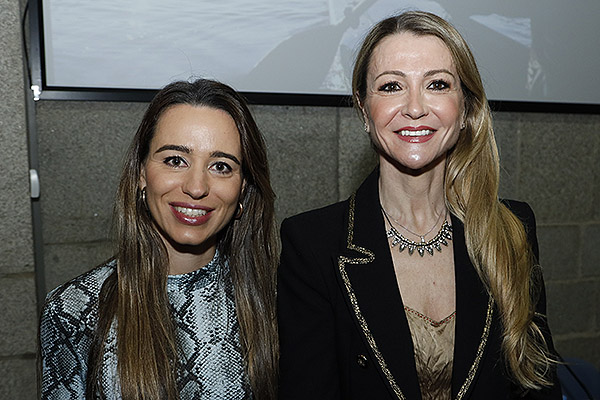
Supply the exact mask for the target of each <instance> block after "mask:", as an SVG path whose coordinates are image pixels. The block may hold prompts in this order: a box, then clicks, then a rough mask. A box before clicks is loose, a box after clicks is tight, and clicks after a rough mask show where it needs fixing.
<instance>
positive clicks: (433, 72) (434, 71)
mask: <svg viewBox="0 0 600 400" xmlns="http://www.w3.org/2000/svg"><path fill="white" fill-rule="evenodd" d="M441 73H444V74H448V75H450V76H452V77H453V78H454V74H453V73H452V72H450V71H449V70H447V69H445V68H440V69H432V70H430V71H427V72H425V74H424V75H423V76H424V77H426V78H427V77H430V76H433V75H436V74H441ZM384 75H397V76H400V77H402V78H404V77H406V74H405V73H404V72H402V71H398V70H390V71H383V72H382V73H380V74H379V75H377V76H376V77H375V79H376V80H377V79H379V78H381V77H382V76H384Z"/></svg>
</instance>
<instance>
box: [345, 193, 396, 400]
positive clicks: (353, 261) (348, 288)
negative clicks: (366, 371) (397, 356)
mask: <svg viewBox="0 0 600 400" xmlns="http://www.w3.org/2000/svg"><path fill="white" fill-rule="evenodd" d="M355 197H356V196H355V194H353V195H352V197H350V211H349V213H348V243H347V247H348V248H349V249H350V250H355V251H358V252H359V253H363V254H364V255H365V256H366V257H363V258H348V257H344V256H340V258H339V260H338V268H339V269H340V274H341V275H342V280H343V281H344V286H345V287H346V291H347V292H348V297H349V298H350V303H352V308H353V310H354V314H355V315H356V318H357V319H358V323H359V324H360V327H361V329H362V331H363V333H364V335H365V337H366V338H367V342H368V343H369V346H370V347H371V350H372V351H373V354H375V358H377V362H378V363H379V367H380V368H381V370H382V371H383V373H384V375H385V377H386V378H387V380H388V382H389V384H390V386H391V387H392V389H393V390H394V393H395V394H396V396H397V397H398V398H399V399H400V400H406V398H405V397H404V394H403V393H402V390H400V387H399V386H398V384H397V383H396V381H395V380H394V376H393V375H392V373H391V372H390V370H389V368H388V366H387V364H386V362H385V359H384V358H383V355H382V354H381V352H380V351H379V348H378V347H377V343H376V342H375V338H374V337H373V335H372V334H371V331H370V330H369V326H368V325H367V321H366V320H365V317H364V316H363V315H362V312H361V311H360V307H359V305H358V300H357V299H356V294H354V290H353V289H352V284H351V283H350V279H349V278H348V274H347V273H346V263H349V264H366V263H369V262H372V261H374V260H375V254H373V252H372V251H370V250H367V249H365V248H363V247H360V246H356V245H355V244H354V243H352V240H353V238H354V202H355Z"/></svg>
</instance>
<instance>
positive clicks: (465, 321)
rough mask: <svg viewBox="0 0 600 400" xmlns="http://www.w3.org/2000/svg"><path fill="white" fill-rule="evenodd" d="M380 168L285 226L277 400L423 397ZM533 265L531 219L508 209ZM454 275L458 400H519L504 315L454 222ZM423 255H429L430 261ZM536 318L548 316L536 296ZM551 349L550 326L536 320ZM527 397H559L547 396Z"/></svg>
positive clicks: (519, 206) (523, 209) (517, 207)
mask: <svg viewBox="0 0 600 400" xmlns="http://www.w3.org/2000/svg"><path fill="white" fill-rule="evenodd" d="M378 177H379V174H378V170H375V171H374V172H373V173H372V174H371V175H370V176H369V177H368V178H367V179H366V180H365V182H364V183H363V184H362V185H361V187H360V188H359V189H358V191H357V192H356V193H355V195H353V196H352V197H350V199H348V200H346V201H344V202H341V203H337V204H333V205H331V206H328V207H325V208H322V209H318V210H314V211H310V212H307V213H304V214H300V215H297V216H294V217H291V218H288V219H286V220H285V221H284V222H283V224H282V228H281V240H282V254H281V264H280V267H279V279H278V321H279V332H280V340H281V359H280V398H281V399H409V400H412V399H421V394H420V389H419V383H418V378H417V372H416V367H415V361H414V354H413V344H412V339H411V335H410V330H409V327H408V322H407V320H406V316H405V313H404V308H403V307H404V306H403V304H402V298H401V296H400V292H399V290H398V285H397V282H396V276H395V273H394V268H393V264H392V258H391V254H390V249H389V246H388V239H387V238H386V235H385V229H384V226H385V225H384V221H383V217H382V215H381V211H380V206H379V190H378ZM507 204H508V205H509V207H510V208H511V210H512V211H513V212H514V213H515V214H516V215H517V216H518V217H519V218H520V219H521V220H522V221H523V223H524V225H525V227H526V229H527V232H528V235H529V239H530V243H531V244H532V246H533V251H534V253H535V255H536V257H537V254H538V248H537V239H536V235H535V220H534V216H533V212H532V211H531V209H530V208H529V206H528V205H527V204H525V203H520V202H514V201H509V202H507ZM452 226H453V240H452V242H451V243H452V245H453V246H454V264H455V271H456V272H455V274H456V328H455V329H456V332H455V338H456V339H455V346H454V365H453V376H452V398H453V399H486V400H488V399H508V398H520V395H523V393H520V395H518V394H517V392H518V390H517V388H516V387H515V386H514V385H513V384H511V382H510V380H509V378H508V375H507V373H506V367H505V364H504V362H503V359H502V355H501V348H500V346H501V333H502V332H501V324H500V318H499V314H498V310H497V308H496V307H495V305H494V303H493V301H491V299H490V297H489V296H488V294H487V292H486V290H485V288H484V286H483V284H482V282H481V281H480V279H479V277H478V275H477V273H476V271H475V269H474V267H473V265H472V264H471V261H470V259H469V256H468V254H467V248H466V245H465V240H464V229H463V225H462V223H461V222H460V221H459V220H458V219H456V218H454V217H452ZM426 256H427V255H426ZM540 289H541V290H540V296H539V301H538V303H537V311H538V312H539V313H540V314H542V315H545V313H546V304H545V302H546V300H545V293H544V288H543V283H542V287H541V288H540ZM539 322H540V323H541V325H542V327H543V330H544V333H545V334H546V339H547V341H548V343H549V345H550V348H551V349H552V350H553V351H554V347H553V344H552V339H551V337H550V332H549V329H548V327H547V324H546V321H545V318H543V317H540V321H539ZM524 395H525V398H529V399H560V398H561V393H560V386H559V384H558V382H556V384H555V385H554V387H553V388H552V389H551V390H544V391H539V392H537V391H530V392H528V393H525V394H524Z"/></svg>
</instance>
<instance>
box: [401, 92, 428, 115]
mask: <svg viewBox="0 0 600 400" xmlns="http://www.w3.org/2000/svg"><path fill="white" fill-rule="evenodd" d="M403 114H404V115H405V116H407V117H409V118H411V119H419V118H421V117H423V116H425V115H426V114H427V105H426V104H425V99H424V98H423V93H421V91H419V90H409V91H408V93H407V94H406V103H405V104H404V110H403Z"/></svg>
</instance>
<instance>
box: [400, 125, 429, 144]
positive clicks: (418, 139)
mask: <svg viewBox="0 0 600 400" xmlns="http://www.w3.org/2000/svg"><path fill="white" fill-rule="evenodd" d="M424 130H429V131H433V133H432V134H430V135H425V136H402V135H401V134H400V131H410V132H416V131H424ZM435 131H436V130H435V129H433V128H432V127H430V126H427V125H419V126H403V127H402V128H400V129H398V130H397V131H395V132H396V134H397V135H398V138H399V139H400V140H402V141H404V142H408V143H425V142H427V141H429V140H431V139H432V138H433V136H434V134H435Z"/></svg>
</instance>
